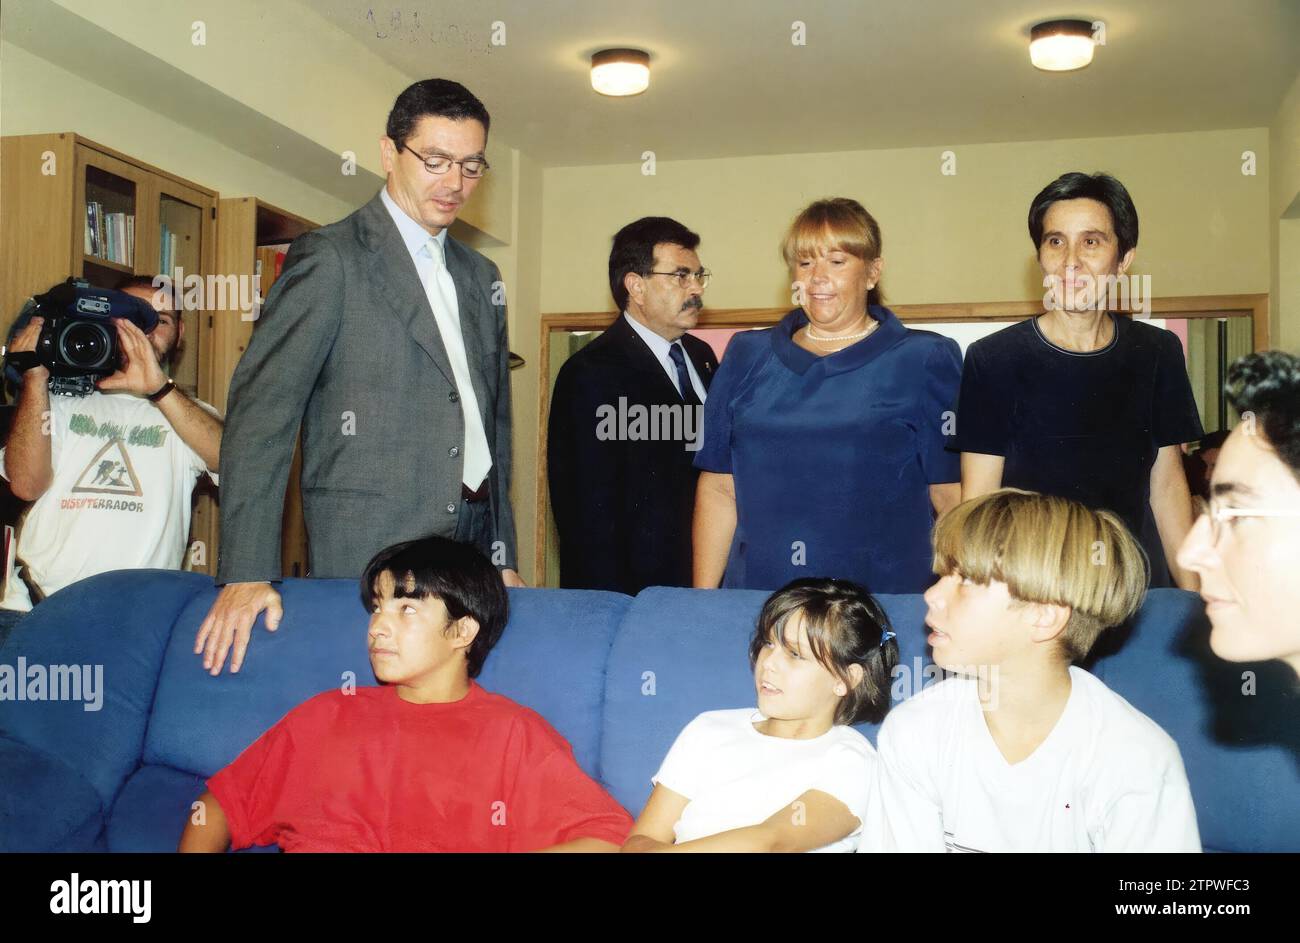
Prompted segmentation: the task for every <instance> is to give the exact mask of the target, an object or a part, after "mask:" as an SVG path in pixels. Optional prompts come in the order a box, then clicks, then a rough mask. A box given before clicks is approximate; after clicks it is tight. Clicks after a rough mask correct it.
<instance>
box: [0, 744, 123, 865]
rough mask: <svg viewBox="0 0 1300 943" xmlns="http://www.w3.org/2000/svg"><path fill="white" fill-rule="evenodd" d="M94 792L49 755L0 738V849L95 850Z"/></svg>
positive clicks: (97, 816) (98, 821) (98, 820)
mask: <svg viewBox="0 0 1300 943" xmlns="http://www.w3.org/2000/svg"><path fill="white" fill-rule="evenodd" d="M100 808H101V807H100V802H99V793H97V792H96V791H95V790H94V788H93V787H92V786H91V785H90V783H88V782H86V780H85V779H83V778H82V777H81V774H79V773H78V772H77V771H76V770H75V769H73V768H72V767H71V766H69V765H68V764H67V763H65V762H63V760H61V759H59V758H58V757H57V756H54V755H53V754H51V753H46V752H45V751H44V750H40V749H38V748H37V747H32V746H28V745H27V744H25V743H19V742H18V741H16V740H11V739H9V738H8V737H4V736H0V852H13V851H41V852H46V851H95V850H97V848H96V840H97V839H98V838H99V836H100V832H101V830H102V829H103V826H104V820H103V815H102V814H101V811H100Z"/></svg>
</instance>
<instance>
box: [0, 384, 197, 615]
mask: <svg viewBox="0 0 1300 943" xmlns="http://www.w3.org/2000/svg"><path fill="white" fill-rule="evenodd" d="M172 395H173V396H175V395H176V394H175V393H173V394H172ZM199 405H200V406H201V407H202V408H204V409H205V410H207V411H208V412H209V413H212V414H213V415H214V416H215V415H217V413H216V411H215V410H213V409H212V407H211V406H208V405H207V404H206V403H199ZM49 431H50V459H51V463H52V468H53V473H54V476H53V480H52V481H51V483H50V487H49V488H48V489H46V491H45V493H44V494H42V495H41V496H40V497H39V498H37V499H36V501H35V502H34V503H33V504H32V506H31V508H29V509H28V511H27V513H26V515H25V516H24V518H23V520H22V523H21V525H20V528H19V531H18V540H17V544H18V547H17V554H16V556H17V558H18V559H19V560H20V561H22V562H23V563H25V564H26V566H27V571H28V572H27V576H28V579H30V580H32V581H33V582H34V583H35V584H36V585H37V586H39V587H40V588H41V590H42V591H43V592H44V593H45V595H46V596H49V595H51V594H53V593H55V592H57V591H58V590H60V589H62V588H63V587H65V586H67V585H69V584H71V583H75V582H77V581H78V580H82V579H85V578H86V577H88V576H93V575H94V574H96V573H104V572H107V571H109V570H122V569H137V568H161V569H171V570H174V569H177V568H179V567H180V566H181V564H182V563H183V562H184V556H185V542H186V539H187V538H188V536H189V531H190V497H191V495H192V493H193V491H194V485H195V483H196V482H197V481H198V479H199V476H201V475H203V474H204V473H205V472H207V470H208V468H207V465H206V464H205V463H204V461H203V459H201V458H200V457H199V455H198V453H197V452H195V451H194V450H193V449H192V448H190V447H189V446H188V445H186V444H185V442H184V441H183V440H182V439H181V437H180V436H179V435H177V434H176V431H175V430H174V429H173V428H172V427H171V424H170V423H169V422H168V421H167V418H166V417H165V416H164V415H163V414H162V411H161V410H160V409H159V408H158V407H157V406H156V405H154V404H153V403H151V402H149V401H148V400H147V399H145V398H144V397H140V396H133V395H131V394H129V393H98V392H96V393H91V394H90V395H89V396H76V397H74V396H51V397H50V417H49ZM0 475H3V476H4V477H5V478H6V479H8V477H9V475H8V471H7V469H5V467H4V450H3V449H0ZM31 607H32V601H31V597H30V594H29V593H28V592H27V587H26V585H25V584H24V583H23V581H22V579H21V578H20V574H19V570H18V568H17V567H15V569H14V573H13V575H12V576H11V577H10V579H9V582H8V584H7V586H6V587H5V595H4V602H3V608H5V609H17V610H20V611H27V610H28V609H31Z"/></svg>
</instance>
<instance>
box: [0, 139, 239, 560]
mask: <svg viewBox="0 0 1300 943" xmlns="http://www.w3.org/2000/svg"><path fill="white" fill-rule="evenodd" d="M216 202H217V193H216V191H215V190H211V189H209V188H207V187H204V186H202V185H200V184H197V183H195V182H193V181H191V180H187V179H185V178H184V177H180V176H177V175H176V174H173V173H170V172H168V171H166V170H163V169H161V168H159V167H155V166H153V165H151V164H147V163H145V162H143V161H140V160H137V159H135V158H133V157H131V156H129V155H127V154H123V153H122V152H120V151H117V150H114V149H113V148H110V147H106V146H104V145H102V144H99V143H97V142H95V141H92V140H90V139H88V138H85V137H82V136H81V135H79V134H74V133H72V132H63V133H58V134H30V135H17V136H9V137H3V138H0V206H3V207H4V212H3V214H0V329H2V330H3V331H4V336H5V337H7V336H8V333H9V328H10V326H11V325H12V324H13V322H14V320H15V319H16V318H17V316H18V313H19V311H20V310H21V309H22V306H23V304H24V303H25V302H26V301H27V299H28V298H30V297H31V296H32V295H33V294H37V293H39V292H42V291H45V290H46V289H48V288H50V287H52V286H53V285H55V284H57V283H59V282H62V281H64V280H65V279H67V278H68V277H70V276H74V275H75V276H77V277H79V278H84V279H86V280H87V281H88V282H90V283H91V284H92V285H96V286H98V287H102V288H113V287H115V286H116V285H117V283H118V282H119V281H120V280H121V279H122V278H123V277H124V276H127V275H150V276H155V275H159V274H165V273H163V271H162V268H163V261H164V259H163V254H162V253H163V239H162V232H163V230H164V227H166V228H167V231H168V232H169V233H175V234H176V242H175V251H174V252H173V253H172V255H173V256H174V259H175V262H176V265H178V266H180V267H183V270H184V274H186V275H198V276H200V277H204V278H206V276H208V275H209V274H213V273H215V272H216V271H217V270H216V268H215V264H216ZM88 205H91V206H97V207H98V209H99V210H100V212H102V213H103V214H104V216H105V217H107V215H108V214H121V215H122V217H123V219H125V218H126V217H129V218H130V220H131V225H130V229H129V231H130V234H131V236H132V238H131V239H130V240H129V241H128V240H120V241H121V242H122V243H123V245H122V246H121V247H120V251H119V252H118V253H115V254H117V255H119V256H120V259H119V260H114V259H113V258H110V257H108V255H107V253H106V252H105V251H103V250H104V248H105V247H104V246H103V245H102V244H101V245H100V246H98V247H97V248H98V249H99V250H100V251H87V250H88V245H87V226H88V220H87V213H86V209H87V206H88ZM124 229H125V225H124ZM96 234H97V235H101V236H102V235H103V233H99V232H96ZM116 241H119V240H115V242H116ZM115 248H119V247H117V246H115ZM167 274H170V273H167ZM205 315H206V312H200V311H183V312H182V319H183V321H184V323H185V341H184V346H183V348H182V353H181V356H180V357H179V359H178V360H177V362H176V363H175V364H174V365H173V366H172V377H173V379H175V380H176V383H177V385H178V386H180V387H182V388H183V389H184V390H185V391H186V392H187V393H189V394H190V395H191V396H197V397H198V398H199V399H201V400H204V401H205V402H208V403H213V404H214V405H216V406H217V407H218V408H219V409H220V408H222V407H223V406H224V405H225V389H224V387H218V386H217V385H214V378H215V377H216V376H218V375H220V374H221V372H222V370H223V369H224V370H225V371H226V376H229V371H230V370H233V369H234V363H233V362H231V363H230V364H229V365H228V366H225V365H222V366H218V365H216V364H215V363H214V361H213V357H212V354H213V351H212V349H211V347H212V344H211V334H212V330H211V324H212V321H211V319H210V318H208V317H206V316H205ZM218 390H219V392H220V399H218V397H217V393H218ZM216 517H217V508H216V503H215V500H214V499H213V496H212V493H211V490H210V489H209V490H200V492H198V493H197V496H196V500H195V505H194V515H193V518H192V522H191V528H190V534H191V540H201V541H203V542H204V545H205V546H204V553H203V554H202V556H203V558H204V562H203V563H202V564H201V565H195V566H190V561H191V557H190V556H189V555H187V557H186V569H195V570H198V571H200V572H207V573H212V572H215V567H216V550H217V545H216V529H215V528H216Z"/></svg>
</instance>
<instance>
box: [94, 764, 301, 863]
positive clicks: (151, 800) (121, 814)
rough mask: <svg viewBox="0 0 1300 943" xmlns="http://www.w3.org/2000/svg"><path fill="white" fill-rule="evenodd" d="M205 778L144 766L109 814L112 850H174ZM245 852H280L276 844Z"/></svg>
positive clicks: (127, 785) (201, 793) (109, 836)
mask: <svg viewBox="0 0 1300 943" xmlns="http://www.w3.org/2000/svg"><path fill="white" fill-rule="evenodd" d="M203 790H204V785H203V777H202V776H196V775H195V774H193V773H184V772H181V771H180V770H178V769H172V768H171V767H169V766H142V767H140V768H139V769H138V770H136V771H135V774H134V775H132V776H131V778H130V779H128V780H127V781H126V785H125V786H123V787H122V791H121V792H120V793H119V794H118V797H117V802H116V803H115V804H114V806H113V812H112V814H111V815H110V816H109V821H108V829H107V837H108V850H109V851H152V852H166V851H175V850H176V846H177V845H178V844H179V843H180V840H181V832H182V831H183V830H184V828H185V817H186V815H188V814H189V813H190V811H191V809H192V808H193V802H194V800H195V799H197V798H198V797H199V796H201V795H203ZM244 850H245V851H279V850H280V849H279V847H278V846H276V845H262V846H254V847H252V848H247V849H244Z"/></svg>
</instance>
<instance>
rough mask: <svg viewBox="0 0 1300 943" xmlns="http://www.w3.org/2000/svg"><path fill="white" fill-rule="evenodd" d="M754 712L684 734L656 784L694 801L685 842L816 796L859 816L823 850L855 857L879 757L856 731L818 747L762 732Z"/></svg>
mask: <svg viewBox="0 0 1300 943" xmlns="http://www.w3.org/2000/svg"><path fill="white" fill-rule="evenodd" d="M761 720H763V715H762V714H760V713H759V712H758V711H757V710H755V709H753V708H741V709H740V710H729V711H708V712H706V713H703V714H701V715H700V716H699V717H696V718H695V719H694V720H692V721H691V722H690V723H689V724H687V725H686V728H685V729H684V730H683V731H682V732H681V733H680V734H678V735H677V740H676V741H675V742H674V743H673V746H672V749H671V750H669V751H668V755H667V756H666V757H664V762H663V765H662V766H660V767H659V772H657V773H655V775H654V777H653V779H652V780H651V782H653V783H655V784H656V785H659V784H663V785H664V786H666V787H667V788H669V789H671V790H672V791H673V792H675V793H677V794H678V795H681V796H685V797H686V798H687V799H689V800H690V802H689V803H688V804H687V806H686V809H685V810H684V811H683V812H682V817H681V818H680V819H679V820H678V822H677V824H676V825H675V826H674V827H673V834H674V835H675V836H676V839H677V841H678V843H681V842H688V841H691V840H693V839H696V838H704V837H705V836H708V835H716V834H717V833H718V832H726V831H730V830H731V829H733V828H744V827H745V826H748V825H757V824H759V823H760V822H763V821H766V820H767V819H768V818H770V817H771V816H772V815H773V814H775V813H776V812H778V811H780V810H781V809H782V808H784V807H785V806H787V805H789V804H790V803H791V802H793V801H794V800H795V799H798V798H799V797H800V796H801V795H803V794H804V793H805V792H808V791H809V790H810V789H817V790H820V791H821V792H824V793H826V794H828V795H831V796H834V797H835V798H836V799H839V800H840V801H841V802H843V803H844V804H845V805H846V806H848V808H849V811H850V812H852V813H853V814H854V815H856V816H857V817H858V828H856V829H855V830H854V831H853V833H852V834H850V835H848V836H846V837H844V838H842V839H840V840H839V841H837V842H834V843H833V844H830V845H826V846H825V847H822V848H818V849H816V850H817V851H853V850H854V848H856V847H857V844H858V840H859V838H860V837H861V835H862V824H861V823H862V821H863V820H864V819H865V818H866V814H867V808H868V806H869V805H870V798H871V788H872V782H873V779H874V776H875V765H876V751H875V750H874V749H872V747H871V742H870V741H869V740H867V738H866V737H864V736H862V734H860V733H858V732H857V731H856V730H854V729H853V728H852V727H844V726H839V725H836V726H834V727H831V729H830V730H828V731H827V732H826V733H824V734H822V735H821V736H820V737H815V738H813V739H811V740H791V739H787V738H785V737H771V736H768V735H767V734H762V733H759V732H758V731H757V730H755V729H754V724H755V723H756V722H758V721H761Z"/></svg>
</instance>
